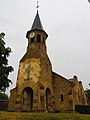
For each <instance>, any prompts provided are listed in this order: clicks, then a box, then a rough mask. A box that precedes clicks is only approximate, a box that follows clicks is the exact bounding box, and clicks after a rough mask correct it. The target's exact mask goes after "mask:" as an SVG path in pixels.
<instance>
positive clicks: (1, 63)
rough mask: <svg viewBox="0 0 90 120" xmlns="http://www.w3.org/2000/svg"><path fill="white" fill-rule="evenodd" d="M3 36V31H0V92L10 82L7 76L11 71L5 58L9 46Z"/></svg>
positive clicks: (8, 52) (4, 89) (9, 49)
mask: <svg viewBox="0 0 90 120" xmlns="http://www.w3.org/2000/svg"><path fill="white" fill-rule="evenodd" d="M4 36H5V34H4V33H0V92H5V91H6V88H8V87H9V86H10V83H12V81H11V80H10V79H9V78H8V76H9V73H10V72H12V71H13V67H12V66H9V65H8V59H7V57H9V55H10V53H11V48H9V47H6V46H5V45H6V44H5V42H4Z"/></svg>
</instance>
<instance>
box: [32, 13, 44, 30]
mask: <svg viewBox="0 0 90 120" xmlns="http://www.w3.org/2000/svg"><path fill="white" fill-rule="evenodd" d="M33 29H38V30H43V26H42V23H41V20H40V17H39V13H38V11H37V14H36V17H35V19H34V22H33V25H32V28H31V30H33Z"/></svg>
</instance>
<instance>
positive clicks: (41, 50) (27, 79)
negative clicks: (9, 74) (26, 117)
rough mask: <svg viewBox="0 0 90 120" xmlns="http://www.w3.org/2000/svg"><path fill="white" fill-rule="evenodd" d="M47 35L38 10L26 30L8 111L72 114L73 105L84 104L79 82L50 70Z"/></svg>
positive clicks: (76, 79)
mask: <svg viewBox="0 0 90 120" xmlns="http://www.w3.org/2000/svg"><path fill="white" fill-rule="evenodd" d="M47 37H48V34H47V33H46V31H45V30H44V29H43V26H42V23H41V20H40V16H39V13H38V11H37V13H36V16H35V19H34V22H33V25H32V27H31V29H30V30H29V31H27V34H26V38H27V40H28V46H27V51H26V53H25V55H24V56H23V57H22V59H21V60H20V63H19V69H18V75H17V82H16V87H15V88H14V89H12V90H11V91H10V92H11V94H10V100H9V103H8V110H9V111H35V112H36V111H37V112H38V111H48V112H56V111H59V112H74V111H75V105H86V104H87V101H86V96H85V93H84V89H83V85H82V82H81V81H79V80H78V78H77V76H74V77H73V78H71V79H67V78H65V77H63V76H61V75H59V74H57V73H55V72H53V71H52V64H51V61H50V59H49V57H48V55H47V46H46V40H47Z"/></svg>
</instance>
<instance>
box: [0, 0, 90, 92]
mask: <svg viewBox="0 0 90 120" xmlns="http://www.w3.org/2000/svg"><path fill="white" fill-rule="evenodd" d="M39 5H40V7H39V14H40V18H41V21H42V24H43V27H44V30H45V31H46V32H47V33H48V35H49V37H48V39H47V49H48V55H49V58H50V60H51V62H52V68H53V71H55V72H56V73H58V74H60V75H62V76H64V77H66V78H68V79H69V78H72V77H73V76H74V75H77V76H78V78H79V80H81V81H82V82H83V85H84V88H86V87H88V83H89V82H90V3H89V2H88V0H39ZM35 15H36V0H0V32H5V34H6V36H5V42H6V44H7V46H9V47H11V49H12V53H11V55H10V57H9V64H10V65H12V66H13V67H14V72H13V73H11V74H10V76H9V77H10V78H11V79H12V81H13V85H11V87H10V88H9V89H8V90H7V93H9V91H10V89H12V88H14V87H15V85H16V79H17V72H18V66H19V61H20V59H21V58H22V56H23V55H24V54H25V52H26V49H27V39H26V37H25V36H26V32H27V31H28V30H30V29H31V26H32V23H33V20H34V18H35Z"/></svg>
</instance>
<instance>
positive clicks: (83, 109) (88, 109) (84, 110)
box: [75, 105, 90, 114]
mask: <svg viewBox="0 0 90 120" xmlns="http://www.w3.org/2000/svg"><path fill="white" fill-rule="evenodd" d="M75 110H76V112H79V113H81V114H90V106H86V105H76V106H75Z"/></svg>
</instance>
